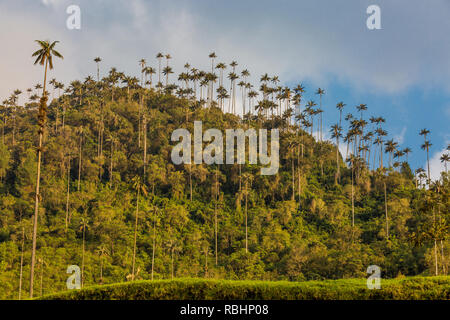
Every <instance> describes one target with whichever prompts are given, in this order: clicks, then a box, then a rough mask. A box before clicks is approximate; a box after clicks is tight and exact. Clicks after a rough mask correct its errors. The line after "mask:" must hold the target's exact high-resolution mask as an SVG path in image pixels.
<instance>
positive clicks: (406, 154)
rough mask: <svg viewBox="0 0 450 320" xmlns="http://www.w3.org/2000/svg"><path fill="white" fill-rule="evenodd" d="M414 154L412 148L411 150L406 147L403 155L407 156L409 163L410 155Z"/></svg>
mask: <svg viewBox="0 0 450 320" xmlns="http://www.w3.org/2000/svg"><path fill="white" fill-rule="evenodd" d="M411 152H412V150H411V148H409V147H406V148H405V149H403V153H404V154H405V156H406V162H408V156H409V154H410V153H411Z"/></svg>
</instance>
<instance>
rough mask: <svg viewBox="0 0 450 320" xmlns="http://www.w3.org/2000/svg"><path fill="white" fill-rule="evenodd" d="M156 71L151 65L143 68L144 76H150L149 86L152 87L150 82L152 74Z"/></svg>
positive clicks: (151, 81)
mask: <svg viewBox="0 0 450 320" xmlns="http://www.w3.org/2000/svg"><path fill="white" fill-rule="evenodd" d="M155 73H156V71H155V69H154V68H152V67H146V68H145V75H146V76H150V81H149V83H148V84H149V88H150V89H151V88H152V84H153V75H154V74H155Z"/></svg>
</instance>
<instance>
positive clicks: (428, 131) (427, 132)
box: [419, 129, 431, 182]
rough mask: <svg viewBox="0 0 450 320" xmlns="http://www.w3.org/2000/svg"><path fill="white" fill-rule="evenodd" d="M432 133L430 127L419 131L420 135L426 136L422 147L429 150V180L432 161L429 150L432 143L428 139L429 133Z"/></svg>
mask: <svg viewBox="0 0 450 320" xmlns="http://www.w3.org/2000/svg"><path fill="white" fill-rule="evenodd" d="M429 133H430V130H428V129H422V130H420V132H419V135H421V136H423V138H424V144H423V145H422V149H423V150H426V151H427V166H428V182H430V161H429V157H428V151H429V148H430V147H431V143H430V142H429V141H427V135H428V134H429Z"/></svg>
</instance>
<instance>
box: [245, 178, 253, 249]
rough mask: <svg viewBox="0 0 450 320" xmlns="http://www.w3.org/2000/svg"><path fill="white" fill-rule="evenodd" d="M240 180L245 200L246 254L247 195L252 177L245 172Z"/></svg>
mask: <svg viewBox="0 0 450 320" xmlns="http://www.w3.org/2000/svg"><path fill="white" fill-rule="evenodd" d="M242 180H243V182H244V190H243V195H244V198H245V252H248V195H249V194H250V190H249V187H250V188H251V184H252V181H253V176H252V175H251V174H250V173H248V172H245V173H244V174H242Z"/></svg>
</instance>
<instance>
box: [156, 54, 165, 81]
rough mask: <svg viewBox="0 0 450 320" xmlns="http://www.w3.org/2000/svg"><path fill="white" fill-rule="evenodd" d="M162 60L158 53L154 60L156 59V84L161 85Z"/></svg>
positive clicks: (161, 55) (162, 56)
mask: <svg viewBox="0 0 450 320" xmlns="http://www.w3.org/2000/svg"><path fill="white" fill-rule="evenodd" d="M162 58H164V55H163V54H162V53H161V52H159V53H158V54H157V55H156V59H158V83H161V71H162V70H161V62H162Z"/></svg>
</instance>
